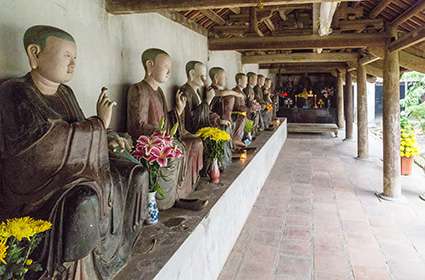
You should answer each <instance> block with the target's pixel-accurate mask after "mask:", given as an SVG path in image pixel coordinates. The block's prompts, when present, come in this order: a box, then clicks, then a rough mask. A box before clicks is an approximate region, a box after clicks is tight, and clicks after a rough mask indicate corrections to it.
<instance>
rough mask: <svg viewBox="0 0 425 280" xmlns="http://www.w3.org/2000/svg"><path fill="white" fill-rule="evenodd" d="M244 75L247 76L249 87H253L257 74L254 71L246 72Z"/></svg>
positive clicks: (255, 83)
mask: <svg viewBox="0 0 425 280" xmlns="http://www.w3.org/2000/svg"><path fill="white" fill-rule="evenodd" d="M246 75H247V76H248V84H249V85H250V86H251V87H255V86H256V85H257V74H255V73H254V72H248V74H246Z"/></svg>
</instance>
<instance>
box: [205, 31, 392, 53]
mask: <svg viewBox="0 0 425 280" xmlns="http://www.w3.org/2000/svg"><path fill="white" fill-rule="evenodd" d="M384 41H385V34H383V33H375V34H333V35H329V36H325V37H321V36H319V35H300V36H284V37H283V36H269V37H262V38H259V37H246V38H210V39H209V42H208V44H209V49H210V50H257V49H258V50H270V49H314V48H330V49H341V48H363V47H367V46H380V47H382V46H383V45H384Z"/></svg>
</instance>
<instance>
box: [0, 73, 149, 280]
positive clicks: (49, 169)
mask: <svg viewBox="0 0 425 280" xmlns="http://www.w3.org/2000/svg"><path fill="white" fill-rule="evenodd" d="M0 104H1V106H0V170H1V171H2V172H1V173H0V216H2V217H0V219H5V218H11V217H20V216H26V215H29V216H32V217H34V218H40V219H46V220H49V221H51V222H52V223H53V228H52V230H51V231H49V234H48V237H47V238H45V240H44V242H43V243H42V245H41V246H40V247H39V249H40V252H39V253H40V254H39V255H40V261H41V262H42V263H43V265H44V267H45V270H44V274H43V277H52V276H53V274H57V272H58V271H64V272H63V273H62V275H61V276H57V275H55V277H59V278H60V279H65V278H66V279H73V277H74V276H73V274H74V273H75V271H72V269H73V268H75V267H76V265H75V266H73V265H71V266H68V268H70V269H66V267H64V266H63V265H64V263H65V262H72V261H75V263H78V262H79V261H80V260H81V259H82V258H83V257H85V256H87V255H88V254H91V253H92V255H93V256H92V257H91V258H90V259H92V263H93V262H94V266H95V267H94V268H91V269H90V268H87V267H86V269H88V272H91V273H95V274H97V275H100V276H101V277H102V278H104V279H109V278H110V277H112V275H113V274H114V273H115V272H117V270H119V268H120V267H122V266H123V265H124V264H125V261H126V259H127V258H128V256H129V254H130V252H131V247H132V245H133V242H134V241H135V239H136V238H137V236H138V234H139V233H140V231H141V229H142V225H143V220H144V218H145V216H146V210H145V209H146V193H147V186H148V177H147V173H146V172H143V169H142V167H141V166H137V165H134V164H132V163H130V162H128V161H124V160H119V159H115V160H112V161H111V162H110V159H109V156H108V144H107V132H106V129H105V128H104V126H103V122H102V121H101V120H100V119H99V118H97V117H92V118H88V119H87V118H85V117H84V114H83V112H82V111H81V109H80V107H79V105H78V103H77V100H76V99H75V96H74V94H73V92H72V90H71V89H70V88H69V87H68V86H66V85H60V86H59V88H58V91H57V93H56V94H55V95H54V96H45V95H43V94H42V93H41V92H40V91H39V90H38V89H37V88H36V86H35V85H34V83H33V81H32V79H31V75H30V74H27V75H26V76H25V77H22V78H19V79H14V80H9V81H7V82H4V83H3V84H2V85H1V86H0ZM76 193H77V194H78V195H80V194H81V195H82V194H83V193H89V194H93V195H94V196H95V197H96V198H97V201H98V204H97V205H98V208H99V209H93V210H94V212H96V213H94V215H97V217H98V221H97V220H96V221H95V222H98V224H97V225H96V224H95V225H93V224H92V223H91V222H90V224H84V221H85V220H84V214H82V213H78V211H76V212H77V213H72V212H70V211H71V209H72V207H70V206H69V205H73V204H75V203H76V202H75V201H72V200H73V199H71V197H75V196H74V195H75V194H76ZM95 205H96V204H95ZM79 206H81V205H77V208H78V207H79ZM80 218H81V219H80ZM70 221H72V222H70ZM69 224H78V225H79V227H77V228H67V225H69ZM81 225H85V226H87V227H82V226H81ZM93 230H95V231H98V233H99V236H98V237H99V238H98V239H97V240H87V239H86V240H75V242H73V240H74V239H79V238H80V239H81V234H83V236H85V235H86V236H88V235H89V232H92V231H93ZM95 235H96V234H95ZM79 246H80V247H79ZM81 246H82V247H81ZM75 248H78V249H80V250H79V252H81V251H84V252H87V254H85V253H84V255H83V256H80V258H79V259H77V260H76V259H67V258H69V255H70V254H68V253H69V252H71V255H72V252H74V250H75ZM81 248H82V249H81ZM84 275H85V274H84ZM59 278H55V279H59ZM43 279H44V278H43ZM79 279H81V278H79ZM83 279H95V278H93V277H91V276H86V278H83Z"/></svg>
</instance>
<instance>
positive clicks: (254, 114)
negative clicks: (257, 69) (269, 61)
mask: <svg viewBox="0 0 425 280" xmlns="http://www.w3.org/2000/svg"><path fill="white" fill-rule="evenodd" d="M247 78H248V84H247V86H246V87H245V89H244V93H245V96H246V97H247V105H248V107H249V108H250V114H249V116H248V118H249V119H251V120H253V121H254V132H257V131H259V130H262V129H264V128H263V127H262V120H261V114H260V113H259V112H258V111H256V110H254V103H257V100H256V98H255V91H254V87H256V86H257V74H255V73H254V72H248V74H247Z"/></svg>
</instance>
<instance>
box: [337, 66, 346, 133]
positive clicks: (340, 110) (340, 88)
mask: <svg viewBox="0 0 425 280" xmlns="http://www.w3.org/2000/svg"><path fill="white" fill-rule="evenodd" d="M343 79H344V77H343V76H342V72H341V71H339V70H338V71H337V115H338V127H339V128H343V127H344V121H345V120H344V80H343Z"/></svg>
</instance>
